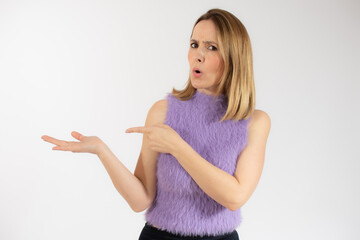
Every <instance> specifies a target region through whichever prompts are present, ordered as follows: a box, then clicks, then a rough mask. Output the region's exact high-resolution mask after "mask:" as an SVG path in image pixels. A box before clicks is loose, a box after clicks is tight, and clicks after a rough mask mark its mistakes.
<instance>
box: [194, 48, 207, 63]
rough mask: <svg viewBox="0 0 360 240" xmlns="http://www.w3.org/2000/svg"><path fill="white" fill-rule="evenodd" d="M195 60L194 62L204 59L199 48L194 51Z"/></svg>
mask: <svg viewBox="0 0 360 240" xmlns="http://www.w3.org/2000/svg"><path fill="white" fill-rule="evenodd" d="M195 61H196V62H204V61H205V57H204V53H203V52H202V50H201V49H198V51H196V55H195Z"/></svg>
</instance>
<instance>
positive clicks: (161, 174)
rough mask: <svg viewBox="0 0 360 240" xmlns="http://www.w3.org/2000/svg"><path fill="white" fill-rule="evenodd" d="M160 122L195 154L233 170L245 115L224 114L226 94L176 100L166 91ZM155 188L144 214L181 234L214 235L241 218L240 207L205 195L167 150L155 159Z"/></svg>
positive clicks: (244, 128)
mask: <svg viewBox="0 0 360 240" xmlns="http://www.w3.org/2000/svg"><path fill="white" fill-rule="evenodd" d="M166 100H167V102H168V110H167V115H166V121H165V124H167V125H169V126H170V127H172V128H173V129H174V130H175V131H176V132H177V133H178V134H179V135H180V136H181V137H182V138H183V139H184V140H185V141H186V142H187V143H188V144H189V145H190V146H191V147H192V148H193V149H194V150H195V151H196V152H197V153H198V154H199V155H201V157H203V158H204V159H206V160H207V161H208V162H210V163H211V164H213V165H214V166H216V167H218V168H220V169H222V170H223V171H225V172H227V173H229V174H231V175H232V176H234V173H235V169H236V165H237V159H238V156H239V154H240V153H241V151H242V150H243V149H244V147H245V145H246V142H247V125H248V122H249V120H250V118H248V119H243V120H240V121H237V122H235V121H233V120H225V121H223V122H222V123H220V119H221V117H222V116H223V115H224V114H225V112H226V108H227V99H226V97H225V96H224V95H220V96H219V97H217V98H216V99H215V100H214V97H213V96H211V95H207V94H205V93H202V92H199V91H197V90H196V91H195V93H194V95H193V96H192V98H191V99H189V100H187V101H181V100H179V99H177V98H176V97H174V96H173V95H172V94H171V93H168V94H167V96H166ZM156 175H157V191H156V192H157V193H156V197H155V199H154V201H153V203H152V205H151V206H150V207H149V208H148V209H147V210H146V212H145V220H146V221H147V222H149V223H150V224H153V225H156V226H159V227H161V229H162V230H166V231H168V232H171V233H173V234H179V235H181V236H195V235H197V236H204V235H209V236H215V235H222V234H225V233H229V232H232V231H233V230H235V229H236V228H237V227H238V226H239V225H240V223H241V221H242V215H241V212H240V209H238V210H236V211H231V210H229V209H227V208H226V207H224V206H222V205H220V204H219V203H217V202H216V201H215V200H213V199H212V198H211V197H210V196H208V195H207V194H206V193H205V192H204V191H203V190H202V189H201V188H200V187H199V186H198V185H197V183H196V182H195V181H194V180H193V179H192V178H191V176H190V175H189V174H188V173H187V172H186V171H185V169H184V168H183V167H182V166H181V165H180V163H179V162H178V161H177V159H176V158H175V157H174V156H173V155H171V154H169V153H166V154H165V153H159V157H158V159H157V170H156Z"/></svg>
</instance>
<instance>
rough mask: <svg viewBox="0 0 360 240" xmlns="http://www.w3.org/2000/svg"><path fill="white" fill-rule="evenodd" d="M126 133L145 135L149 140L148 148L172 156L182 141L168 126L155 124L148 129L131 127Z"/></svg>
mask: <svg viewBox="0 0 360 240" xmlns="http://www.w3.org/2000/svg"><path fill="white" fill-rule="evenodd" d="M125 132H126V133H132V132H137V133H145V134H147V137H148V139H149V140H150V148H151V149H152V150H154V151H157V152H162V153H170V154H172V153H173V152H174V151H175V150H176V148H177V147H178V146H179V144H180V143H181V142H182V141H183V139H182V138H181V137H180V135H179V134H178V133H177V132H176V131H175V130H174V129H172V128H171V127H170V126H169V125H166V124H162V123H157V124H154V125H152V126H150V127H132V128H128V129H126V131H125Z"/></svg>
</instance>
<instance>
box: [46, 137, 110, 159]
mask: <svg viewBox="0 0 360 240" xmlns="http://www.w3.org/2000/svg"><path fill="white" fill-rule="evenodd" d="M71 136H73V137H74V138H75V139H77V140H79V141H80V142H75V141H63V140H59V139H56V138H53V137H50V136H47V135H43V136H41V138H42V139H43V140H44V141H46V142H49V143H52V144H55V145H56V146H54V147H53V148H52V149H53V150H62V151H72V152H87V153H93V154H97V155H98V154H99V152H100V150H101V148H102V147H103V145H104V143H103V141H102V140H101V139H100V138H98V137H96V136H84V135H82V134H80V133H78V132H76V131H73V132H71Z"/></svg>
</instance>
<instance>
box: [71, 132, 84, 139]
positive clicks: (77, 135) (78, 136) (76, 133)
mask: <svg viewBox="0 0 360 240" xmlns="http://www.w3.org/2000/svg"><path fill="white" fill-rule="evenodd" d="M71 136H73V137H74V138H76V139H77V140H79V141H81V140H83V139H84V137H85V136H84V135H82V134H81V133H79V132H76V131H72V132H71Z"/></svg>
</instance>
